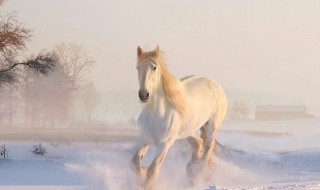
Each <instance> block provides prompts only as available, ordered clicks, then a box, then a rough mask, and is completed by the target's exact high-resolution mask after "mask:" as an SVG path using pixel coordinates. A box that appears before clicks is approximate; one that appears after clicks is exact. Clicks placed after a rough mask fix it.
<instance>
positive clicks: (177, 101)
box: [139, 51, 185, 117]
mask: <svg viewBox="0 0 320 190" xmlns="http://www.w3.org/2000/svg"><path fill="white" fill-rule="evenodd" d="M143 58H147V59H150V60H151V61H152V62H153V63H154V64H156V65H157V66H158V67H160V69H161V70H160V71H161V79H162V86H163V91H164V95H165V98H166V99H167V100H168V102H169V103H170V104H171V105H172V106H173V107H174V108H176V109H177V111H178V112H179V114H180V116H182V117H183V116H184V114H185V100H184V97H183V94H182V92H181V90H182V89H181V85H180V80H178V79H177V78H176V77H174V76H173V75H172V74H171V73H170V71H169V69H168V67H167V65H166V63H165V59H164V56H163V54H162V52H160V51H159V52H154V51H150V52H144V53H143V54H142V55H141V56H140V58H139V59H143Z"/></svg>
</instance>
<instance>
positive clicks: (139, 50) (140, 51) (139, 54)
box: [137, 46, 143, 57]
mask: <svg viewBox="0 0 320 190" xmlns="http://www.w3.org/2000/svg"><path fill="white" fill-rule="evenodd" d="M142 53H143V51H142V49H141V47H140V46H138V48H137V55H138V57H140V56H141V54H142Z"/></svg>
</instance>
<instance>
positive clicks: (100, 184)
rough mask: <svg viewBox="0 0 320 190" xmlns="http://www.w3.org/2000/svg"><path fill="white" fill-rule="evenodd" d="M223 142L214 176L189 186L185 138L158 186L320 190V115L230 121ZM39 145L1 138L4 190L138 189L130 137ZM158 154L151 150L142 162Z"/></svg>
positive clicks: (0, 180) (220, 136) (0, 175)
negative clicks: (41, 151)
mask: <svg viewBox="0 0 320 190" xmlns="http://www.w3.org/2000/svg"><path fill="white" fill-rule="evenodd" d="M122 140H123V139H122ZM217 140H218V142H219V143H220V145H219V144H218V145H217V148H216V155H215V156H214V161H215V168H214V169H213V170H212V171H211V173H210V176H211V178H210V179H207V180H199V182H198V184H196V185H195V186H193V187H191V186H190V185H189V182H188V178H187V176H186V174H185V167H186V164H187V162H188V160H189V159H190V156H191V155H190V148H189V146H188V144H187V143H186V142H184V141H179V142H177V143H176V144H175V145H174V147H173V148H172V149H171V150H170V152H169V155H168V157H167V159H166V160H165V162H164V165H163V168H162V170H161V175H160V179H159V181H158V185H157V188H156V189H159V190H163V189H183V190H187V189H199V190H204V189H206V190H214V189H234V190H240V189H250V190H262V189H283V190H284V189H286V190H287V189H294V190H295V189H297V190H298V189H299V190H300V189H320V120H306V121H286V122H285V121H283V122H240V123H239V122H238V123H225V124H224V126H223V128H222V130H221V131H220V132H219V134H218V137H217ZM37 143H39V142H38V141H5V140H0V145H3V144H6V146H7V148H8V151H9V157H8V158H6V159H0V190H2V189H3V190H20V189H27V190H29V189H32V190H33V189H34V190H38V189H46V190H47V189H48V190H50V189H61V190H73V189H80V190H82V189H93V190H96V189H97V190H100V189H101V190H102V189H104V190H122V189H138V188H137V186H136V185H135V183H134V180H133V178H132V173H131V171H130V167H129V160H130V158H131V156H132V154H133V146H134V142H133V141H131V140H129V141H123V142H121V141H120V140H119V141H113V142H108V141H105V142H102V141H100V142H93V141H90V142H84V141H81V142H80V141H78V142H66V141H64V142H61V141H59V142H57V141H46V142H42V144H43V145H44V146H45V147H46V148H47V152H48V153H47V154H46V155H45V156H38V155H35V154H33V153H32V152H31V151H32V150H33V145H35V144H37ZM153 153H154V150H153V149H152V148H151V151H150V153H149V154H148V155H147V156H146V157H145V159H144V160H143V164H144V165H147V164H149V163H150V160H151V158H152V156H153Z"/></svg>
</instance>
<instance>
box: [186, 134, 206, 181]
mask: <svg viewBox="0 0 320 190" xmlns="http://www.w3.org/2000/svg"><path fill="white" fill-rule="evenodd" d="M187 140H188V142H189V143H190V145H191V148H192V157H191V160H190V161H189V163H188V165H187V174H188V177H189V178H190V179H191V180H192V179H193V178H194V176H195V175H196V170H197V169H196V168H194V167H196V165H195V162H196V161H198V160H199V159H200V158H201V156H202V152H203V140H202V138H199V137H197V136H196V135H192V136H190V137H188V138H187Z"/></svg>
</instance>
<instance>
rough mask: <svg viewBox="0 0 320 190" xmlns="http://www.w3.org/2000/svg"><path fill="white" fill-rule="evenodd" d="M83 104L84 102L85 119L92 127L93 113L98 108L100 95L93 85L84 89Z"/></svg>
mask: <svg viewBox="0 0 320 190" xmlns="http://www.w3.org/2000/svg"><path fill="white" fill-rule="evenodd" d="M82 99H83V100H82V102H83V110H84V112H83V114H84V117H83V119H84V120H85V122H86V123H87V125H88V126H89V127H90V126H91V119H92V118H91V117H92V112H93V110H94V109H95V108H96V106H97V105H98V102H99V94H98V92H97V90H96V88H95V86H94V84H93V83H90V84H89V85H87V86H86V87H85V89H84V92H83V94H82Z"/></svg>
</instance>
